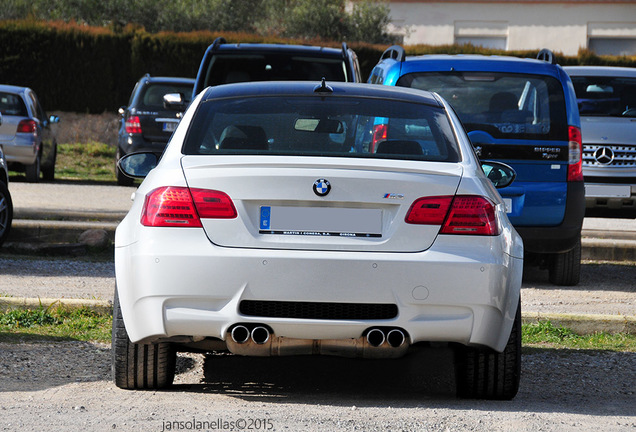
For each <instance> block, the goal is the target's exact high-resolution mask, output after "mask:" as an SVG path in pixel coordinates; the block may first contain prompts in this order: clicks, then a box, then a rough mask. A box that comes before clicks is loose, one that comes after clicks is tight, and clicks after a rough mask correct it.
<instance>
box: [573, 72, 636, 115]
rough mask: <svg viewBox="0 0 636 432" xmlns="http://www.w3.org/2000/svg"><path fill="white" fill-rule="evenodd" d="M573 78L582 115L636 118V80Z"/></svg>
mask: <svg viewBox="0 0 636 432" xmlns="http://www.w3.org/2000/svg"><path fill="white" fill-rule="evenodd" d="M571 78H572V84H574V91H575V92H576V98H577V100H578V103H579V113H580V114H581V115H586V116H611V117H636V78H623V77H596V76H573V77H571Z"/></svg>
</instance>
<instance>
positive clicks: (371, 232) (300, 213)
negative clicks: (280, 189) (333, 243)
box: [259, 206, 382, 237]
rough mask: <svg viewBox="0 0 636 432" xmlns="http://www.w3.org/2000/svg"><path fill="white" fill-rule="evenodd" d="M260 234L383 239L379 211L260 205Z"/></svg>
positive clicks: (380, 213) (380, 212)
mask: <svg viewBox="0 0 636 432" xmlns="http://www.w3.org/2000/svg"><path fill="white" fill-rule="evenodd" d="M260 210H261V214H260V230H259V233H260V234H278V235H305V236H325V237H328V236H336V237H382V210H379V209H352V208H332V207H282V206H262V207H261V209H260Z"/></svg>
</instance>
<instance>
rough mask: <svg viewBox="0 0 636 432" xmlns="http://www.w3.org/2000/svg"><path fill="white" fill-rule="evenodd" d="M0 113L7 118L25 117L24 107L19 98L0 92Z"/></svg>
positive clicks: (15, 95) (26, 114)
mask: <svg viewBox="0 0 636 432" xmlns="http://www.w3.org/2000/svg"><path fill="white" fill-rule="evenodd" d="M0 113H2V115H7V116H19V117H27V116H28V113H27V109H26V105H24V101H23V100H22V98H21V97H20V96H18V95H17V94H13V93H2V92H0Z"/></svg>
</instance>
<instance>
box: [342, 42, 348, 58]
mask: <svg viewBox="0 0 636 432" xmlns="http://www.w3.org/2000/svg"><path fill="white" fill-rule="evenodd" d="M348 51H349V47H348V46H347V43H346V42H343V43H342V56H343V57H344V58H347V54H348Z"/></svg>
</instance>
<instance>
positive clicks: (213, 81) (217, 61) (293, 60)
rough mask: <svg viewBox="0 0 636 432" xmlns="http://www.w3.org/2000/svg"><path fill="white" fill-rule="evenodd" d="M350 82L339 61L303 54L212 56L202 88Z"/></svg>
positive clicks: (343, 66)
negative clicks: (269, 83)
mask: <svg viewBox="0 0 636 432" xmlns="http://www.w3.org/2000/svg"><path fill="white" fill-rule="evenodd" d="M323 77H324V78H326V79H327V81H351V80H352V78H350V77H347V67H346V64H345V62H344V60H343V59H342V58H341V57H340V58H325V57H311V56H307V55H286V54H280V53H268V54H216V55H214V57H213V58H212V60H211V61H210V64H209V66H208V70H207V72H206V76H205V82H204V85H203V87H207V86H215V85H220V84H231V83H237V82H248V81H292V80H293V81H320V80H321V79H322V78H323Z"/></svg>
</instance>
